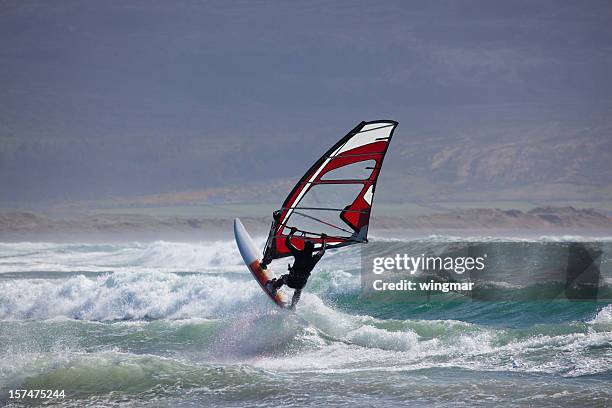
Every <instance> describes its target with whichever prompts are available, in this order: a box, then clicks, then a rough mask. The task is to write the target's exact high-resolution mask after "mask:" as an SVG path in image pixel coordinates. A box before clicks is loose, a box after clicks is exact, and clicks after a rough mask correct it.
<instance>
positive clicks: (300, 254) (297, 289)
mask: <svg viewBox="0 0 612 408" xmlns="http://www.w3.org/2000/svg"><path fill="white" fill-rule="evenodd" d="M296 231H297V228H295V227H293V228H291V232H290V234H289V235H287V238H286V239H285V245H286V246H287V248H289V251H291V255H293V258H294V262H293V265H289V273H288V274H285V275H282V276H281V277H280V278H278V279H277V278H274V279H272V280H270V281H268V283H266V287H267V288H268V290H269V291H270V292H272V293H276V291H277V290H278V289H280V288H281V287H282V286H283V285H287V286H289V287H290V288H292V289H294V292H293V297H292V298H291V306H289V308H290V309H295V306H296V305H297V304H298V302H299V301H300V296H302V289H303V288H304V286H306V283H307V282H308V278H309V277H310V273H311V272H312V270H313V269H314V267H315V266H316V264H317V262H319V261H320V260H321V258H322V257H323V255H324V254H325V247H326V242H325V239H326V238H327V235H325V234H322V235H321V239H322V242H323V245H322V246H321V249H320V250H319V251H318V252H316V253H315V252H314V246H315V245H314V242H313V241H309V240H306V241H304V249H302V250H300V249H298V248H297V247H296V246H295V245H293V243H292V242H291V238H293V235H294V234H295V232H296Z"/></svg>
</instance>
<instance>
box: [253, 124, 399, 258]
mask: <svg viewBox="0 0 612 408" xmlns="http://www.w3.org/2000/svg"><path fill="white" fill-rule="evenodd" d="M396 126H397V122H395V121H387V120H382V121H373V122H361V123H360V124H359V125H357V126H356V127H355V128H354V129H353V130H351V131H350V132H349V133H348V134H347V135H346V136H344V137H343V138H342V139H341V140H340V141H338V142H337V143H336V144H335V145H334V146H333V147H332V148H331V149H329V150H328V151H327V152H326V153H325V154H324V155H323V156H322V157H321V158H320V159H319V160H317V162H316V163H315V164H314V165H313V166H312V167H311V168H310V169H309V170H308V171H307V172H306V174H305V175H304V176H303V177H302V178H301V179H300V181H299V182H298V183H297V184H296V185H295V187H294V188H293V190H292V191H291V192H290V193H289V195H288V196H287V198H286V199H285V201H284V202H283V205H282V207H281V208H280V209H279V210H278V211H276V212H275V213H274V222H273V223H272V227H271V228H270V235H269V237H268V241H267V242H266V248H265V250H264V262H265V263H268V262H270V261H271V260H273V259H276V258H282V257H285V256H289V255H290V253H289V250H288V248H287V247H286V245H285V238H286V236H287V235H288V234H289V231H290V228H291V227H295V228H297V230H298V232H297V233H296V234H295V235H294V237H293V241H292V242H293V244H294V245H295V246H296V247H298V248H301V247H302V246H303V242H304V241H305V240H311V241H314V242H315V243H316V244H320V243H321V235H322V234H326V235H327V237H328V238H327V246H328V248H334V247H340V246H345V245H351V244H357V243H363V242H367V233H368V224H369V221H370V212H371V209H372V199H373V196H374V192H375V190H376V181H377V180H378V176H379V174H380V169H381V167H382V163H383V160H384V157H385V154H386V152H387V149H388V147H389V142H390V141H391V137H392V136H393V131H394V130H395V128H396Z"/></svg>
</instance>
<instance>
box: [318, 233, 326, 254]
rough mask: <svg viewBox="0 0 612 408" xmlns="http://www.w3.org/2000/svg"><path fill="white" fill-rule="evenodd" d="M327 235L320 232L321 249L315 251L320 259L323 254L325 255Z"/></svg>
mask: <svg viewBox="0 0 612 408" xmlns="http://www.w3.org/2000/svg"><path fill="white" fill-rule="evenodd" d="M326 239H327V235H325V234H321V241H322V243H323V245H321V249H320V250H319V252H317V258H318V259H321V258H322V257H323V255H325V249H326V248H327V241H326Z"/></svg>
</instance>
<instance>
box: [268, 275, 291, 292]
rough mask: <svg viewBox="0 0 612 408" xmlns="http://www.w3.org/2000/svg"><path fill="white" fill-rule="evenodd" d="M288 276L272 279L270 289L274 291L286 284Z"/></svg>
mask: <svg viewBox="0 0 612 408" xmlns="http://www.w3.org/2000/svg"><path fill="white" fill-rule="evenodd" d="M288 276H289V275H282V276H281V277H280V278H278V279H272V287H273V288H274V289H280V288H281V286H283V285H285V284H286V279H287V277H288Z"/></svg>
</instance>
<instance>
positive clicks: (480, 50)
mask: <svg viewBox="0 0 612 408" xmlns="http://www.w3.org/2000/svg"><path fill="white" fill-rule="evenodd" d="M611 21H612V3H611V2H609V1H602V2H598V1H573V2H569V1H557V0H555V1H490V0H484V1H448V2H446V1H433V2H432V1H398V2H379V1H370V2H358V1H349V2H340V1H326V2H318V1H316V2H287V1H278V2H268V1H234V2H230V1H218V2H208V1H189V2H185V1H166V2H160V1H110V2H106V1H104V2H103V1H56V2H48V1H41V2H33V1H16V0H15V1H0V184H1V185H2V192H1V193H0V202H11V201H36V200H48V199H61V198H68V199H72V198H95V197H99V196H100V197H102V196H109V195H126V194H144V193H154V192H163V191H174V190H176V191H178V190H182V189H200V188H206V187H209V186H213V185H222V184H224V183H233V184H240V183H245V182H248V181H249V180H264V179H267V178H279V177H283V176H298V175H300V173H302V172H303V170H305V168H307V166H308V165H309V164H310V163H311V162H312V161H313V160H314V159H315V158H316V155H318V154H319V153H321V152H322V151H324V150H325V149H326V148H327V147H328V146H329V145H331V144H332V143H333V142H334V141H335V139H338V138H339V137H341V136H342V135H343V134H344V133H345V132H346V131H347V130H349V129H351V128H352V127H353V126H355V124H357V123H358V122H359V121H361V120H373V119H395V120H398V121H400V128H398V132H397V136H396V137H398V138H399V137H403V138H404V140H406V139H407V138H410V140H414V139H418V138H423V139H424V138H426V137H429V136H430V135H432V134H436V135H440V136H449V137H451V136H452V135H454V134H456V133H457V132H463V133H466V132H469V131H470V130H472V129H479V128H486V127H488V126H493V125H496V124H503V125H504V126H508V125H511V126H512V125H514V124H516V125H517V126H519V125H520V126H524V125H525V123H535V124H539V123H549V122H557V123H559V122H560V123H587V124H595V125H597V124H600V123H605V121H606V120H607V119H609V118H610V117H611V116H610V113H611V112H612V80H611V72H612V24H610V22H611ZM509 134H510V136H509V137H512V136H511V135H512V132H510V133H509ZM491 137H495V136H491ZM607 137H610V136H609V135H607ZM295 152H298V154H295ZM392 154H396V153H394V152H393V151H392ZM398 157H399V156H396V157H395V158H394V159H393V158H391V159H390V160H394V166H395V168H396V169H400V170H401V166H402V165H403V164H402V163H401V161H400V159H399V158H398ZM406 167H407V168H409V164H408V163H407V164H406Z"/></svg>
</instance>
